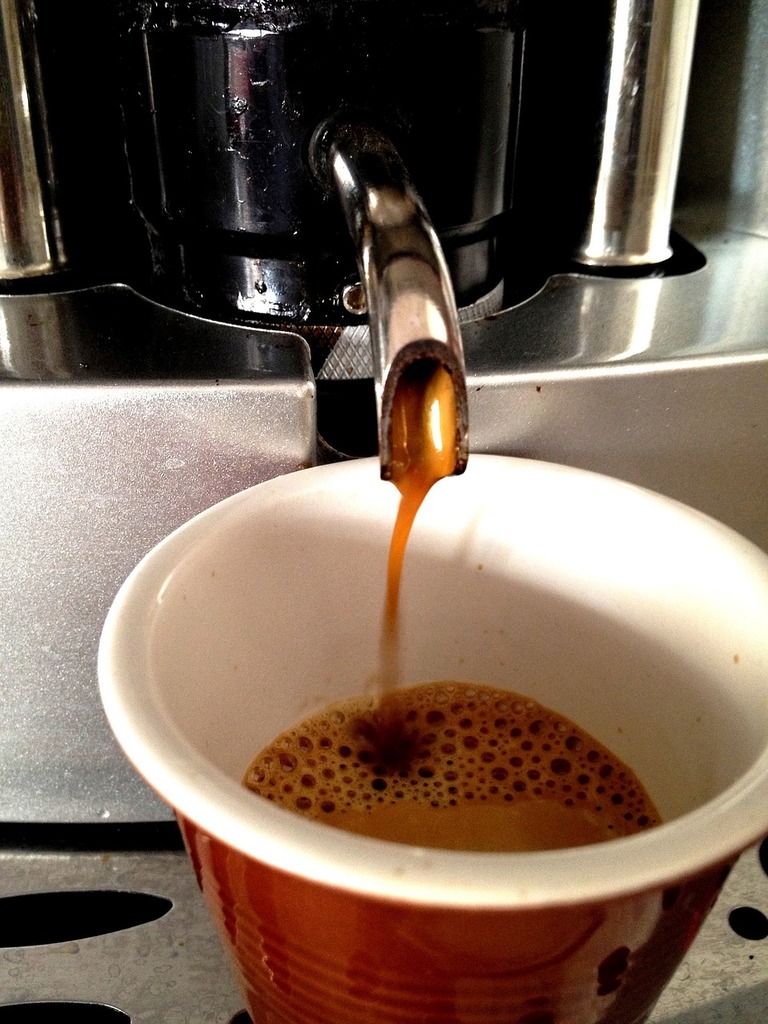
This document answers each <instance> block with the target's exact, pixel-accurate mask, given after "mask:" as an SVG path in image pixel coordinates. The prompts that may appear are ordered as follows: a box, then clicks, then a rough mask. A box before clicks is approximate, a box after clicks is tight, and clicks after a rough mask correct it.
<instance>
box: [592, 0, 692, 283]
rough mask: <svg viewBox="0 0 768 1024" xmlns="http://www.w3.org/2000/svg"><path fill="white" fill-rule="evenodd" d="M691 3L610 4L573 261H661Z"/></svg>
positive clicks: (638, 0)
mask: <svg viewBox="0 0 768 1024" xmlns="http://www.w3.org/2000/svg"><path fill="white" fill-rule="evenodd" d="M697 11H698V0H614V2H613V4H612V7H611V44H610V46H611V52H610V57H609V62H608V68H607V72H606V79H605V85H604V109H603V112H602V123H601V125H600V132H599V140H598V150H599V161H598V165H597V171H596V177H595V182H594V193H593V196H592V202H591V206H590V210H589V216H588V219H587V223H586V225H585V229H584V234H583V237H582V239H581V242H580V244H579V246H578V247H577V251H576V253H575V258H576V259H577V260H579V261H580V262H582V263H586V264H590V265H596V266H635V265H638V264H647V263H660V262H662V261H663V260H666V259H667V258H668V257H669V256H670V255H671V249H670V246H669V230H670V221H671V217H672V207H673V202H674V197H675V186H676V183H677V170H678V163H679V159H680V148H681V145H682V137H683V123H684V118H685V106H686V98H687V94H688V82H689V78H690V69H691V58H692V55H693V43H694V37H695V30H696V16H697Z"/></svg>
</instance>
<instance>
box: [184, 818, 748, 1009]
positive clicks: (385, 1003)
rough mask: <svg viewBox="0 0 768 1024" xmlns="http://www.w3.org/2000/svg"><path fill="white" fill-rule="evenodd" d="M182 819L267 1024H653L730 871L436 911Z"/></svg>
mask: <svg viewBox="0 0 768 1024" xmlns="http://www.w3.org/2000/svg"><path fill="white" fill-rule="evenodd" d="M179 820H180V824H181V828H182V834H183V836H184V841H185V843H186V846H187V850H188V852H189V854H190V857H191V860H192V863H193V865H194V868H195V872H196V874H197V879H198V882H199V884H200V887H201V889H202V892H203V895H204V897H205V899H206V901H207V903H208V907H209V910H210V913H211V915H212V917H213V920H214V923H215V925H216V927H217V929H218V931H219V934H220V937H221V939H222V942H223V944H224V946H225V948H226V949H227V950H228V951H229V954H230V956H231V959H232V962H233V965H234V969H235V973H236V976H237V978H238V979H239V984H240V987H241V990H242V992H243V995H244V997H245V999H246V1001H247V1005H248V1009H249V1012H250V1014H251V1017H252V1019H253V1021H254V1024H310V1022H311V1024H641V1022H643V1021H646V1020H647V1019H648V1017H649V1016H650V1013H651V1012H652V1010H653V1007H654V1005H655V1003H656V1001H657V1000H658V998H659V996H660V995H661V992H662V990H663V989H664V987H665V986H666V984H667V983H668V981H669V980H670V978H671V976H672V974H673V973H674V971H675V970H676V968H677V967H678V965H679V963H680V961H681V960H682V958H683V957H684V955H685V953H686V951H687V950H688V948H689V946H690V944H691V942H692V941H693V939H694V937H695V936H696V933H697V932H698V929H699V926H700V925H701V923H702V921H703V920H704V918H705V917H706V915H707V913H708V912H709V910H710V909H711V907H712V905H713V903H714V901H715V900H716V898H717V895H718V893H719V891H720V889H721V888H722V885H723V883H724V881H725V879H726V877H727V875H728V872H729V870H730V864H726V865H718V866H716V867H714V868H711V869H709V870H707V871H706V872H703V873H701V874H699V875H697V876H696V877H694V878H691V879H687V880H685V881H682V882H681V883H680V884H677V885H674V886H668V887H666V888H663V889H658V888H656V889H649V890H647V891H642V892H636V893H631V894H629V895H626V896H622V897H618V898H615V899H612V900H608V901H605V902H600V903H585V904H575V905H570V906H563V907H547V908H540V909H520V908H517V909H496V908H476V909H475V908H471V909H470V908H467V907H442V906H430V905H425V904H415V903H408V902H402V901H398V900H393V899H384V898H380V897H376V896H371V895H366V894H361V893H359V892H355V891H347V890H344V889H342V888H338V887H335V886H331V885H327V884H323V883H319V882H315V881H313V880H311V879H308V878H304V877H300V876H298V875H294V874H291V873H289V872H287V871H282V870H278V869H277V868H275V867H272V866H270V865H268V864H264V863H260V862H259V861H258V860H256V859H253V858H251V857H248V856H246V855H245V854H243V853H241V852H239V851H238V850H235V849H233V848H231V847H228V846H227V845H225V844H224V843H222V842H221V841H220V840H217V839H215V838H212V837H211V836H209V835H207V834H206V833H205V832H203V831H202V830H201V829H199V828H198V827H197V826H196V825H194V824H193V823H192V822H190V821H188V820H185V819H184V818H180V819H179Z"/></svg>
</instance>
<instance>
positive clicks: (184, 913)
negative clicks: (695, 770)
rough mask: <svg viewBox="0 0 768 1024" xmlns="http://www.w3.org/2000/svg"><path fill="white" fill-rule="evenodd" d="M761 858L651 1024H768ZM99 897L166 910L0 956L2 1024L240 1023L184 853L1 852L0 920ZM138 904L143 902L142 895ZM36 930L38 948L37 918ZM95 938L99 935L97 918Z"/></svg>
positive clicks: (737, 880)
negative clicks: (32, 907) (63, 1021)
mask: <svg viewBox="0 0 768 1024" xmlns="http://www.w3.org/2000/svg"><path fill="white" fill-rule="evenodd" d="M702 842H706V836H702ZM762 855H763V856H762V864H761V858H760V851H759V850H758V849H753V850H750V851H748V852H747V853H745V854H744V856H743V857H742V859H741V860H740V862H739V864H738V865H737V867H736V868H735V869H734V871H733V873H732V874H731V877H730V879H729V880H728V882H727V884H726V887H725V889H724V891H723V893H722V895H721V897H720V900H719V901H718V903H717V905H716V906H715V909H714V910H713V912H712V914H711V916H710V918H709V919H708V921H707V923H706V924H705V926H704V927H703V929H702V931H701V933H700V934H699V936H698V938H697V939H696V941H695V942H694V944H693V946H692V947H691V950H690V952H689V954H688V957H687V958H686V960H685V961H684V963H683V964H682V966H681V967H680V969H679V971H678V972H677V975H676V976H675V978H674V980H673V981H672V983H671V985H670V987H669V988H668V989H667V991H666V992H665V994H664V996H663V997H662V999H661V1001H660V1003H659V1004H658V1006H657V1008H656V1010H655V1012H654V1014H653V1015H652V1017H651V1021H652V1022H653V1024H765V1021H766V1019H768V874H767V872H768V840H766V842H765V843H764V844H763V849H762ZM100 891H101V892H103V891H108V892H109V893H115V892H121V893H124V894H125V897H126V899H127V900H128V901H129V900H130V896H131V894H150V895H151V896H153V897H162V898H163V900H164V901H169V902H170V904H171V905H170V909H168V910H167V912H166V913H164V914H163V915H162V916H160V917H157V918H156V919H154V920H150V921H147V922H145V923H139V924H134V925H131V926H129V927H122V928H121V929H120V930H115V931H107V932H103V931H102V934H98V935H93V936H92V937H88V936H84V935H83V934H82V928H80V931H79V932H78V926H79V924H80V921H79V915H77V914H75V913H73V914H72V921H71V927H72V929H73V936H74V935H77V937H72V938H68V937H67V936H66V935H65V934H62V929H64V930H66V921H64V922H58V923H57V924H56V927H57V928H58V929H59V931H58V936H57V937H58V938H59V941H55V942H47V943H42V942H39V943H38V944H37V945H27V946H23V947H22V946H11V945H4V946H0V1024H21V1022H22V1021H25V1022H26V1021H33V1020H34V1021H42V1020H45V1019H52V1020H53V1019H55V1017H54V1013H53V1010H54V1007H52V1006H50V1004H51V1003H57V1004H61V1003H67V1002H70V1001H75V1002H78V1003H80V1004H81V1005H80V1007H77V1008H71V1007H70V1008H69V1009H70V1010H72V1009H74V1010H75V1012H76V1014H77V1018H78V1019H79V1020H81V1021H88V1024H119V1022H123V1024H157V1022H162V1024H230V1022H233V1019H234V1018H236V1017H237V1021H236V1024H244V1022H245V1021H247V1018H246V1017H245V1016H242V1017H240V1016H239V1014H240V1013H241V1012H242V1006H243V1004H242V999H241V997H240V995H239V993H238V991H237V989H236V988H235V985H234V982H233V980H232V976H231V974H230V971H229V965H228V963H227V960H226V955H225V953H224V951H223V949H222V947H221V946H220V945H219V942H218V939H217V937H216V935H215V933H214V930H213V926H212V924H211V923H210V922H209V918H208V914H207V910H206V908H205V905H204V903H203V898H202V896H201V894H200V892H199V891H198V889H197V883H196V881H195V877H194V874H193V871H192V867H191V865H190V864H189V862H188V861H187V857H186V854H185V853H184V852H182V851H181V850H178V849H165V850H162V849H158V850H154V851H142V852H130V851H128V852H126V851H123V852H115V851H112V852H108V851H97V852H78V853H73V852H67V851H58V852H52V851H50V850H49V851H44V850H37V851H34V850H31V849H29V847H28V846H27V847H26V848H25V849H24V850H20V849H14V848H7V849H5V850H4V851H2V852H0V915H2V914H3V911H4V903H5V899H6V898H7V897H18V896H20V895H22V894H32V893H36V894H39V893H53V894H61V893H68V894H77V893H80V894H84V902H85V899H86V897H88V895H89V894H90V896H91V897H93V895H94V894H96V895H98V893H99V892H100ZM135 898H136V902H137V903H139V902H141V899H142V897H140V896H139V895H135ZM41 900H42V897H39V898H38V903H37V906H38V907H39V906H40V905H41V902H40V901H41ZM57 900H59V902H57ZM6 905H7V904H6ZM43 905H44V904H43ZM61 905H62V904H61V902H60V898H59V897H58V896H55V897H52V898H51V902H50V906H51V907H52V911H53V912H54V913H55V912H56V910H57V907H60V906H61ZM740 908H741V911H740V913H734V912H735V911H737V910H739V909H740ZM102 916H103V915H102ZM730 920H732V921H733V925H732V924H731V923H729V921H730ZM120 923H122V924H123V925H124V924H125V919H123V920H122V922H120V921H117V922H116V924H117V925H118V926H119V924H120ZM734 925H735V926H736V927H737V928H738V929H739V931H741V932H742V933H743V934H739V932H738V931H736V930H734ZM4 927H5V932H6V936H5V938H4V939H3V941H4V942H6V941H7V939H8V937H9V936H8V927H7V925H5V926H4ZM39 928H40V929H41V934H40V936H39V938H42V937H43V933H44V931H45V928H46V919H45V915H44V914H43V915H41V916H40V924H39ZM99 928H100V929H102V930H103V929H104V928H105V923H104V921H103V920H102V921H100V924H99ZM750 935H751V936H753V937H751V938H750V937H749V936H750ZM31 937H32V938H34V936H31ZM26 938H27V940H28V939H29V938H30V935H29V934H27V936H26ZM34 1004H37V1005H34ZM83 1004H87V1005H83ZM55 1009H56V1010H57V1011H58V1010H60V1009H61V1007H60V1005H59V1006H58V1007H56V1008H55ZM116 1011H119V1013H118V1012H116Z"/></svg>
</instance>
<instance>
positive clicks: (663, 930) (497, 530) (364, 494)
mask: <svg viewBox="0 0 768 1024" xmlns="http://www.w3.org/2000/svg"><path fill="white" fill-rule="evenodd" d="M397 500H398V494H397V492H396V491H395V489H394V487H392V486H391V485H390V484H387V483H384V482H382V481H381V480H380V479H379V467H378V463H376V462H375V461H368V460H364V461H359V462H352V463H346V464H343V465H334V466H325V467H320V468H315V469H308V470H303V471H300V472H297V473H295V474H292V475H289V476H285V477H281V478H278V479H276V480H272V481H270V482H267V483H264V484H260V485H258V486H257V487H254V488H252V489H251V490H248V491H245V492H244V493H241V494H238V495H235V496H234V497H232V498H229V499H227V500H226V501H223V502H222V503H220V504H219V505H216V506H215V507H213V508H211V509H209V510H208V511H206V512H204V513H202V514H201V515H199V516H197V517H196V518H195V519H193V520H192V521H191V522H189V523H188V524H186V525H185V526H182V527H181V528H180V529H179V530H177V531H176V532H175V533H174V534H172V535H171V536H170V537H169V538H167V539H166V540H165V541H163V542H162V543H161V544H159V545H158V547H157V548H155V549H154V550H153V551H152V552H150V554H149V555H148V556H147V557H146V558H145V559H144V560H143V561H142V562H141V564H140V565H139V566H138V567H137V568H136V569H135V570H134V572H133V573H132V575H131V576H130V577H129V579H128V580H127V581H126V583H125V584H124V585H123V587H122V588H121V590H120V592H119V594H118V596H117V598H116V600H115V602H114V604H113V606H112V608H111V610H110V612H109V616H108V618H107V621H106V624H105V627H104V633H103V637H102V642H101V647H100V653H99V679H100V686H101V693H102V699H103V702H104V706H105V709H106V712H107V715H108V718H109V721H110V723H111V725H112V728H113V730H114V732H115V734H116V736H117V739H118V740H119V742H120V743H121V744H122V746H123V748H124V750H125V752H126V754H127V755H128V757H129V758H130V759H131V761H132V762H133V764H134V765H135V766H136V768H137V769H138V771H139V772H140V773H141V775H143V777H144V778H145V779H146V780H147V782H148V783H149V784H150V786H152V787H153V788H154V789H155V790H156V791H157V793H159V795H160V796H161V797H163V798H164V799H165V800H166V801H167V802H168V804H169V805H170V806H171V807H172V808H173V809H174V810H175V812H176V815H177V817H178V820H179V822H180V825H181V828H182V832H183V835H184V838H185V842H186V844H187V849H188V851H189V855H190V858H191V861H192V864H193V865H194V870H195V871H196V873H197V877H198V880H199V883H200V886H201V888H202V891H203V894H204V896H205V898H206V900H207V902H208V904H209V907H210V911H211V914H212V917H213V920H214V922H215V924H216V926H217V928H218V930H219V933H220V935H221V939H222V941H223V943H224V944H225V946H226V947H227V948H228V950H229V952H230V954H231V957H232V962H233V965H234V968H235V972H236V975H237V977H238V980H239V983H240V985H241V988H242V992H243V995H244V997H245V999H246V1001H247V1005H248V1009H249V1011H250V1013H251V1016H252V1018H253V1020H254V1022H255V1024H267V1022H269V1024H299V1022H302V1024H304V1022H310V1021H311V1022H312V1024H374V1022H375V1024H469V1022H471V1024H597V1022H601V1024H608V1022H611V1024H640V1022H642V1021H645V1020H647V1018H648V1016H649V1015H650V1013H651V1011H652V1008H653V1006H654V1004H655V1002H656V1000H657V999H658V997H659V995H660V994H661V992H662V990H663V988H664V986H665V984H666V983H667V981H668V980H669V979H670V977H671V976H672V974H673V972H674V971H675V969H676V967H677V966H678V964H679V963H680V961H681V959H682V958H683V957H684V955H685V953H686V950H687V949H688V947H689V945H690V943H691V942H692V940H693V939H694V937H695V935H696V933H697V930H698V928H699V926H700V925H701V923H702V921H703V920H704V918H705V917H706V915H707V913H708V911H709V910H710V908H711V906H712V904H713V903H714V901H715V899H716V897H717V895H718V892H719V890H720V888H721V886H722V884H723V882H724V880H725V878H726V876H727V874H728V871H729V869H730V867H731V866H732V864H733V863H734V861H735V860H736V858H737V857H738V855H739V853H740V852H742V851H743V850H745V849H746V848H747V847H749V846H751V845H752V844H754V843H755V842H756V841H758V840H759V839H760V838H761V837H762V836H763V835H765V834H766V833H768V557H766V555H765V554H764V553H762V552H761V551H759V550H758V549H757V548H755V547H754V546H753V545H751V544H750V543H749V542H747V541H746V540H744V539H743V538H741V537H739V536H738V535H737V534H735V533H733V532H732V531H731V530H729V529H727V528H726V527H724V526H722V525H720V524H718V523H716V522H715V521H713V520H711V519H709V518H708V517H706V516H704V515H702V514H701V513H699V512H697V511H694V510H692V509H690V508H687V507H685V506H682V505H680V504H678V503H676V502H674V501H671V500H669V499H666V498H663V497H661V496H659V495H655V494H652V493H650V492H648V491H644V490H642V489H639V488H636V487H634V486H631V485H628V484H625V483H622V482H619V481H617V480H613V479H609V478H606V477H602V476H599V475H596V474H592V473H586V472H582V471H578V470H574V469H570V468H565V467H561V466H556V465H551V464H547V463H541V462H535V461H527V460H517V459H511V458H502V457H495V456H478V455H473V456H471V457H470V463H469V467H468V469H467V472H466V473H465V474H464V475H463V476H461V477H453V478H449V479H447V480H443V481H441V482H440V483H439V484H438V485H436V486H435V487H434V488H433V490H432V491H431V492H430V494H429V495H428V497H427V500H426V502H425V504H424V506H423V507H422V509H421V510H420V512H419V515H418V517H417V520H416V524H415V526H414V530H413V533H412V535H411V538H410V540H409V544H408V548H407V551H406V558H405V569H404V579H403V587H402V597H401V607H400V613H401V629H402V635H401V677H402V678H401V682H402V684H403V685H411V684H417V683H421V682H428V681H431V680H455V681H459V682H461V681H466V682H471V683H475V684H485V685H489V686H493V687H498V688H503V689H507V690H511V691H515V692H517V693H523V694H527V695H529V696H530V697H532V698H534V699H535V700H537V701H539V702H540V703H541V704H544V705H546V706H547V707H550V708H553V709H555V710H556V711H558V712H559V713H561V714H562V715H564V716H567V717H568V718H570V719H571V720H573V721H574V722H576V723H577V724H578V725H580V726H581V727H582V728H584V729H585V730H587V731H588V732H589V733H591V734H592V735H593V736H594V737H595V738H596V739H598V740H600V741H601V742H602V743H603V744H604V745H605V746H607V747H608V748H609V749H611V750H612V751H613V752H614V753H615V754H617V755H618V756H619V757H620V758H621V759H622V760H624V761H625V762H626V763H627V764H629V765H630V766H631V767H632V768H633V769H634V770H635V772H636V773H637V775H638V776H639V777H640V779H641V780H642V781H643V783H644V784H645V786H646V788H647V790H648V791H649V793H650V795H651V797H652V799H653V800H654V802H655V804H656V806H657V808H658V810H659V812H660V814H661V816H662V818H663V823H662V824H661V825H659V826H657V827H654V828H650V829H647V830H646V831H644V832H641V833H638V834H636V835H632V836H628V837H624V838H619V839H615V840H612V841H610V842H605V843H598V844H596V845H591V846H584V847H576V848H570V849H562V850H548V851H540V852H532V853H480V852H461V851H451V850H441V849H425V848H422V847H416V846H409V845H405V844H399V843H392V842H388V841H385V840H379V839H372V838H368V837H364V836H359V835H353V834H351V833H348V832H346V831H342V830H339V829H335V828H332V827H330V826H327V825H324V824H323V823H322V822H316V821H311V820H307V819H306V818H303V817H301V816H298V815H297V814H294V813H293V812H291V811H289V810H286V809H285V808H283V807H280V806H277V805H276V804H274V803H272V802H270V801H268V800H266V799H264V798H262V797H259V796H257V795H255V794H254V793H252V792H250V791H248V790H246V789H245V788H244V787H243V785H242V778H243V775H244V773H245V770H246V768H247V767H248V764H249V762H250V761H251V760H252V758H253V757H254V756H255V755H256V754H257V753H258V752H259V751H260V750H261V749H262V748H263V747H264V746H266V745H267V744H268V743H269V742H270V741H271V740H272V739H274V738H275V737H276V736H277V735H278V734H279V733H281V732H282V731H284V730H285V729H286V728H288V727H289V726H291V725H292V724H294V723H295V722H296V721H298V720H300V719H303V718H305V717H306V716H307V715H308V714H310V713H312V712H313V711H315V710H319V709H321V708H322V707H324V706H325V705H327V704H328V703H330V702H332V701H336V700H341V699H344V698H346V697H348V696H352V695H357V694H360V693H363V692H366V691H370V692H374V688H375V686H376V685H377V679H378V678H379V668H380V665H379V658H380V651H379V637H380V633H381V622H382V615H383V605H384V591H385V577H386V566H387V552H388V546H389V541H390V535H391V529H392V524H393V520H394V516H395V511H396V507H397Z"/></svg>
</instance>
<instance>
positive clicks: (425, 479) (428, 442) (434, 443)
mask: <svg viewBox="0 0 768 1024" xmlns="http://www.w3.org/2000/svg"><path fill="white" fill-rule="evenodd" d="M457 421H458V410H457V407H456V394H455V391H454V387H453V381H452V379H451V375H450V373H449V372H448V371H447V370H446V369H445V367H444V366H442V365H441V364H440V363H437V362H435V361H433V360H421V361H419V362H416V363H412V364H411V365H410V366H409V367H408V368H407V369H406V370H405V371H404V372H403V374H402V376H401V377H400V380H399V382H398V385H397V390H396V392H395V395H394V400H393V402H392V440H391V450H392V462H391V465H392V477H391V479H392V483H393V484H394V485H395V487H397V489H398V490H399V491H400V505H399V507H398V511H397V518H396V520H395V525H394V528H393V531H392V540H391V543H390V548H389V563H388V567H387V594H386V604H385V609H384V623H383V628H382V641H381V643H382V677H383V678H382V687H381V688H382V693H383V695H384V696H386V694H387V693H389V692H390V691H391V690H393V689H395V687H396V686H397V683H398V677H399V668H398V650H399V616H398V605H399V599H400V579H401V576H402V570H403V559H404V557H405V548H406V544H407V542H408V537H409V535H410V532H411V527H412V526H413V522H414V520H415V518H416V514H417V512H418V511H419V509H420V507H421V504H422V502H423V501H424V498H425V497H426V496H427V493H428V492H429V490H430V488H431V487H432V486H433V485H434V484H436V483H437V482H438V480H442V479H443V477H447V476H451V474H452V473H453V471H454V470H455V468H456V435H457V430H458V422H457Z"/></svg>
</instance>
